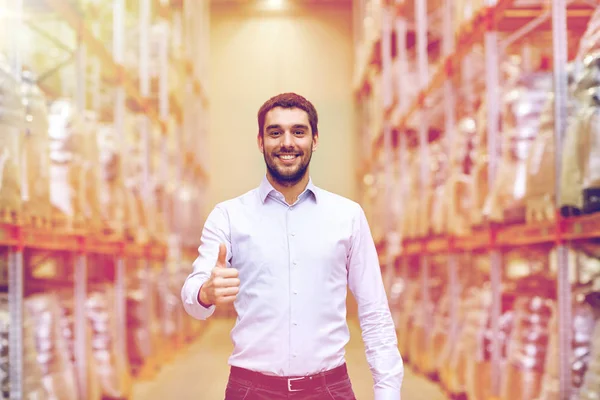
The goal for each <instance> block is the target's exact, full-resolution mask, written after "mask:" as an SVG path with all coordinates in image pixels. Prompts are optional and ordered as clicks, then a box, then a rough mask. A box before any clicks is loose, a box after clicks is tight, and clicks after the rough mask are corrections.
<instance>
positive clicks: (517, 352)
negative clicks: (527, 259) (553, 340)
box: [501, 277, 556, 400]
mask: <svg viewBox="0 0 600 400" xmlns="http://www.w3.org/2000/svg"><path fill="white" fill-rule="evenodd" d="M555 286H556V284H555V282H554V280H552V279H547V278H545V277H528V278H524V279H522V280H521V281H519V287H517V290H518V291H519V293H520V295H519V296H518V297H517V299H516V300H515V314H514V326H513V330H512V332H511V335H510V341H509V351H508V360H507V363H506V365H505V367H504V369H503V372H502V374H503V377H504V378H503V382H502V390H501V398H502V399H503V400H534V399H536V398H537V397H538V396H539V394H540V392H541V389H542V378H543V374H544V367H545V365H544V363H545V360H546V351H547V349H548V341H549V337H550V319H551V317H552V315H553V313H554V312H555V308H556V307H555V300H554V299H555V298H556V293H555Z"/></svg>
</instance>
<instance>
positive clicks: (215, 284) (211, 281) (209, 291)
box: [198, 243, 240, 305]
mask: <svg viewBox="0 0 600 400" xmlns="http://www.w3.org/2000/svg"><path fill="white" fill-rule="evenodd" d="M226 257H227V247H226V246H225V245H224V244H222V243H221V244H220V245H219V257H218V258H217V263H216V264H215V267H214V268H213V270H212V272H211V274H210V278H208V280H207V281H206V282H205V283H204V285H202V289H200V293H198V299H199V300H200V302H201V303H202V304H206V305H213V304H214V305H222V304H230V303H233V301H234V300H235V297H236V295H237V294H238V292H239V291H240V280H239V279H238V271H237V269H235V268H227V261H226Z"/></svg>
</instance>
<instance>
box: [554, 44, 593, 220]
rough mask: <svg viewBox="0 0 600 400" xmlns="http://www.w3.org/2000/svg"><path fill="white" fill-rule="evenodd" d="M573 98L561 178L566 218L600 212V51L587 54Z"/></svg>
mask: <svg viewBox="0 0 600 400" xmlns="http://www.w3.org/2000/svg"><path fill="white" fill-rule="evenodd" d="M573 97H574V98H575V99H576V100H575V102H576V103H575V104H576V105H575V107H574V108H575V110H573V115H572V117H571V118H570V121H569V126H568V130H567V134H566V137H565V139H564V152H563V168H562V176H561V193H560V199H561V212H562V213H563V214H566V215H571V214H575V215H578V214H580V213H581V212H583V213H592V212H597V211H600V201H599V200H598V199H599V198H600V197H599V196H598V191H599V188H600V175H599V174H598V171H600V161H599V160H600V142H599V141H598V140H599V139H598V138H599V137H600V128H599V125H598V121H599V118H600V116H599V112H600V52H596V53H590V54H585V56H584V59H583V69H582V71H581V72H580V73H579V74H576V76H575V83H574V85H573Z"/></svg>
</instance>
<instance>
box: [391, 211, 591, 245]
mask: <svg viewBox="0 0 600 400" xmlns="http://www.w3.org/2000/svg"><path fill="white" fill-rule="evenodd" d="M594 238H600V213H597V214H591V215H584V216H580V217H572V218H567V219H559V220H557V222H550V221H548V222H540V223H537V224H518V225H507V226H500V227H487V228H480V229H478V230H475V231H474V232H473V233H472V234H471V235H465V236H438V237H426V238H411V239H406V240H404V242H403V249H404V251H403V254H405V255H417V254H423V253H428V254H443V253H448V252H461V251H476V250H488V249H492V248H510V247H522V246H533V245H540V244H554V243H559V242H563V241H571V240H586V239H594Z"/></svg>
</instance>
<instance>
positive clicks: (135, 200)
mask: <svg viewBox="0 0 600 400" xmlns="http://www.w3.org/2000/svg"><path fill="white" fill-rule="evenodd" d="M144 124H148V121H147V120H146V117H145V116H143V115H137V116H130V115H128V118H126V124H125V126H126V129H125V130H126V135H125V138H126V139H125V149H126V151H127V154H128V156H127V158H126V159H125V160H124V163H123V176H124V177H125V179H124V183H125V196H126V203H127V208H128V210H129V213H128V217H129V219H128V221H127V225H126V226H127V228H126V229H127V230H128V236H129V237H130V238H131V239H134V240H136V241H137V242H139V243H146V242H148V240H149V232H148V202H149V201H150V199H149V196H148V194H149V193H150V180H149V177H150V176H149V175H146V170H145V163H146V148H145V142H146V138H145V137H144V136H143V135H142V133H143V132H144V129H143V125H144ZM148 135H150V130H148ZM148 143H151V141H149V142H148ZM151 150H152V147H151V145H150V147H149V148H148V149H147V151H151ZM146 177H147V178H148V180H146Z"/></svg>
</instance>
